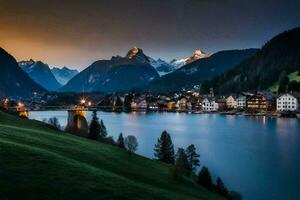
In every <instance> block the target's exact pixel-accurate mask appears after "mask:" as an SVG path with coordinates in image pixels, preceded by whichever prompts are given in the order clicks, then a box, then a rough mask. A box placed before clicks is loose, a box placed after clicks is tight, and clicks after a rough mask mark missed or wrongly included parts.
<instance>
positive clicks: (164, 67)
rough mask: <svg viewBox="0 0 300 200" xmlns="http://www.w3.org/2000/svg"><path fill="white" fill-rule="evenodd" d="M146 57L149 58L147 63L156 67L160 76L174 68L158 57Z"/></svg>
mask: <svg viewBox="0 0 300 200" xmlns="http://www.w3.org/2000/svg"><path fill="white" fill-rule="evenodd" d="M148 59H149V64H150V65H152V66H153V67H154V68H155V69H156V71H157V72H158V73H159V75H160V76H163V75H165V74H168V73H171V72H173V71H174V70H175V69H176V68H174V66H173V65H171V64H170V63H168V62H166V61H164V60H162V59H160V58H159V59H157V60H155V59H153V58H151V57H148Z"/></svg>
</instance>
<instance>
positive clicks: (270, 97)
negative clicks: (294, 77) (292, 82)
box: [0, 88, 300, 117]
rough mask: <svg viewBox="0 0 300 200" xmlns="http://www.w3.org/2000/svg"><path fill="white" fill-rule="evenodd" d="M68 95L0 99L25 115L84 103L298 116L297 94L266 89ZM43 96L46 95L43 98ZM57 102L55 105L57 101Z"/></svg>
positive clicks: (124, 108) (119, 108)
mask: <svg viewBox="0 0 300 200" xmlns="http://www.w3.org/2000/svg"><path fill="white" fill-rule="evenodd" d="M78 95H79V96H78V97H77V96H72V98H73V100H74V101H73V102H69V101H66V102H64V100H62V99H70V97H69V96H67V97H66V96H64V97H61V95H59V94H55V95H53V94H52V95H49V94H47V95H43V96H39V95H35V96H34V97H32V98H30V99H22V101H17V100H10V99H8V98H4V99H2V100H1V101H0V107H1V108H2V109H9V110H11V111H17V112H19V113H22V115H24V116H26V115H28V111H30V110H65V109H69V108H70V107H73V106H84V107H85V108H86V109H88V110H103V111H112V112H123V111H124V112H131V111H135V112H146V111H147V112H157V111H160V112H186V113H190V114H201V113H221V114H230V115H241V114H243V115H270V116H275V117H276V116H278V117H299V113H300V112H299V103H300V94H299V93H283V94H280V95H276V94H274V93H272V92H269V91H261V92H253V93H250V92H243V93H240V94H233V95H227V96H225V95H215V94H214V91H213V89H212V88H211V90H210V93H209V94H201V93H199V92H196V91H184V92H177V93H170V94H151V93H138V92H131V93H124V94H109V95H104V94H102V95H98V94H97V95H95V94H85V95H84V94H81V95H80V94H78ZM45 96H46V97H45ZM57 101H59V104H57Z"/></svg>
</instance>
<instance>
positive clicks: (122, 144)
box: [117, 133, 125, 149]
mask: <svg viewBox="0 0 300 200" xmlns="http://www.w3.org/2000/svg"><path fill="white" fill-rule="evenodd" d="M117 145H118V147H120V148H122V149H125V144H124V137H123V134H122V133H120V135H119V137H118V140H117Z"/></svg>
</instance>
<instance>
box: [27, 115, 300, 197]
mask: <svg viewBox="0 0 300 200" xmlns="http://www.w3.org/2000/svg"><path fill="white" fill-rule="evenodd" d="M53 116H56V117H57V118H58V119H59V121H60V123H61V124H62V125H66V123H67V112H66V111H41V112H31V113H30V117H31V118H34V119H38V120H42V119H44V118H50V117H53ZM98 116H99V118H100V119H103V121H104V123H105V125H106V127H107V129H108V133H109V135H112V136H113V137H114V138H115V139H116V138H117V137H118V135H119V133H120V132H123V134H124V135H129V134H130V135H135V136H136V137H137V139H138V142H139V149H138V153H139V154H141V155H144V156H147V157H149V158H153V147H154V144H155V142H156V141H157V138H158V137H159V135H160V133H161V132H162V131H163V130H167V131H168V132H169V133H171V136H172V139H173V143H174V144H175V147H176V148H177V147H187V146H188V145H189V144H192V143H193V144H195V145H196V147H197V149H198V151H199V153H200V155H201V157H200V159H201V165H206V166H208V167H209V169H210V171H211V172H212V174H213V176H214V177H216V176H217V175H218V176H220V177H221V178H222V179H223V180H224V182H225V184H226V185H227V186H228V187H229V188H232V189H234V190H237V191H239V192H241V193H242V194H243V196H244V199H246V200H252V199H257V200H260V199H261V200H263V199H273V200H281V199H289V200H296V199H297V200H298V199H300V192H299V189H298V185H299V184H298V182H299V180H300V121H299V119H285V118H268V117H250V116H247V117H246V116H232V115H227V116H225V115H218V114H201V115H192V114H185V113H149V114H146V113H138V112H136V113H131V114H125V113H109V112H99V113H98ZM87 119H88V120H90V119H91V112H88V115H87Z"/></svg>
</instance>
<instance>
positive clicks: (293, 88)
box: [288, 81, 300, 92]
mask: <svg viewBox="0 0 300 200" xmlns="http://www.w3.org/2000/svg"><path fill="white" fill-rule="evenodd" d="M288 91H289V92H300V82H297V81H292V82H290V83H289V85H288Z"/></svg>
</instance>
